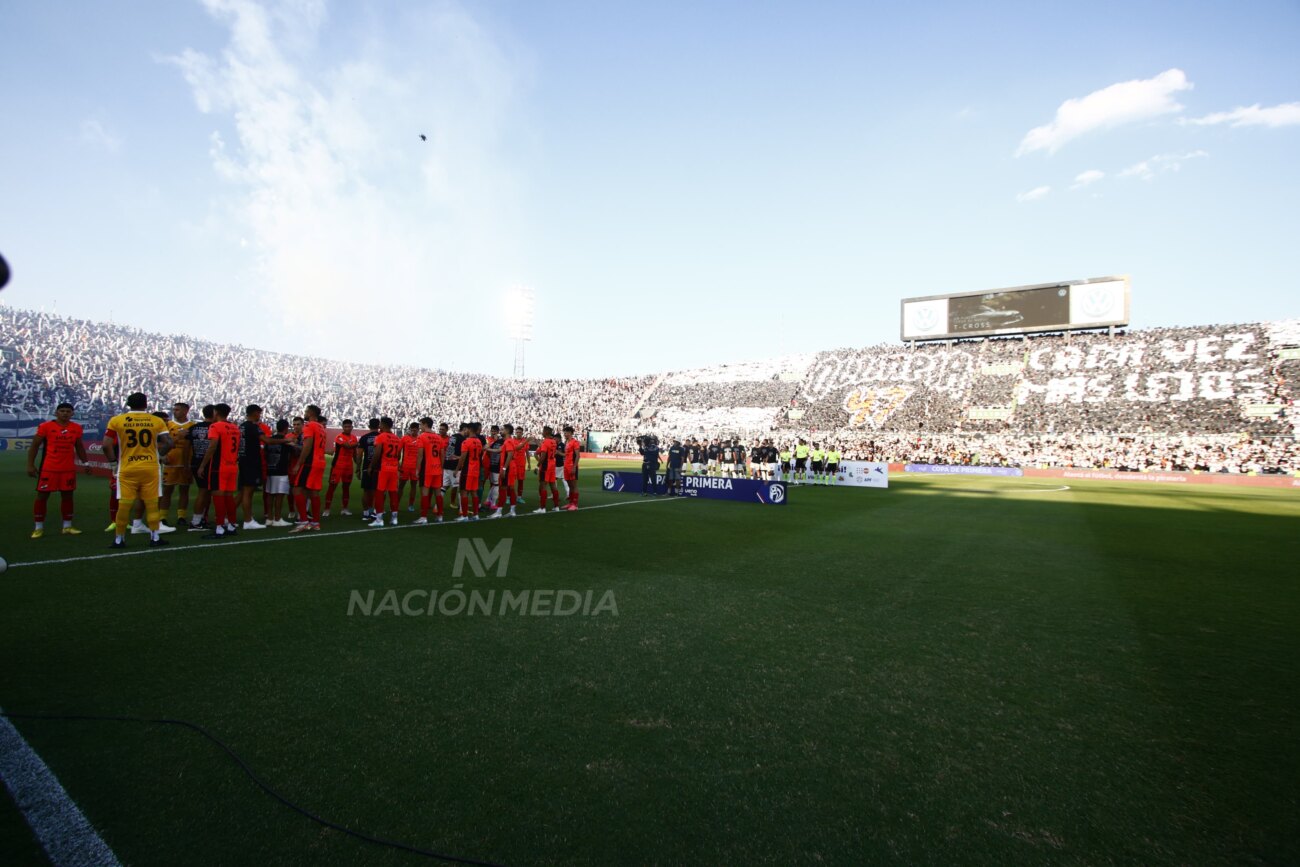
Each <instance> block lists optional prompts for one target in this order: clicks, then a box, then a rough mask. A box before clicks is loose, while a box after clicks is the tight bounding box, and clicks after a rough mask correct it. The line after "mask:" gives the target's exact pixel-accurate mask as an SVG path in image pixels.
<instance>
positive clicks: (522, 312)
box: [506, 286, 536, 379]
mask: <svg viewBox="0 0 1300 867" xmlns="http://www.w3.org/2000/svg"><path fill="white" fill-rule="evenodd" d="M535 303H536V302H535V299H534V296H533V289H532V287H531V286H515V287H513V288H511V290H510V291H509V292H507V293H506V322H507V323H509V326H510V337H511V339H512V340H514V342H515V371H514V377H515V379H523V378H524V344H525V343H527V342H528V341H530V340H532V339H533V309H534V307H535Z"/></svg>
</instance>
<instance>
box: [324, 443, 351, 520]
mask: <svg viewBox="0 0 1300 867" xmlns="http://www.w3.org/2000/svg"><path fill="white" fill-rule="evenodd" d="M357 443H358V440H357V438H356V437H355V436H353V435H352V419H350V418H345V419H343V433H341V434H339V435H338V436H336V437H334V463H332V464H330V486H329V490H328V491H326V492H325V511H324V512H322V513H321V514H322V516H323V517H326V518H328V517H329V516H330V503H332V502H334V491H335V489H336V488H338V486H339V485H342V486H343V510H342V511H340V512H339V514H340V515H351V514H352V512H351V510H349V509H348V500H350V499H351V497H352V468H353V466H354V464H355V460H354V458H355V455H356V453H357Z"/></svg>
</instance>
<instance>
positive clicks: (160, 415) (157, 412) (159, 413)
mask: <svg viewBox="0 0 1300 867" xmlns="http://www.w3.org/2000/svg"><path fill="white" fill-rule="evenodd" d="M149 414H150V415H152V416H153V417H154V418H156V419H161V420H162V421H167V413H165V412H163V411H162V410H160V409H158V410H154V411H153V412H151V413H149Z"/></svg>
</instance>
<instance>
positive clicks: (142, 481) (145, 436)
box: [108, 391, 172, 548]
mask: <svg viewBox="0 0 1300 867" xmlns="http://www.w3.org/2000/svg"><path fill="white" fill-rule="evenodd" d="M148 405H149V401H148V398H146V397H145V396H144V394H143V393H142V392H139V391H137V392H134V393H132V394H131V395H129V396H128V397H127V399H126V407H127V411H126V412H124V413H121V414H120V415H115V416H113V418H112V419H111V420H109V422H108V429H109V430H111V431H113V433H114V434H115V435H116V436H117V441H118V446H119V448H120V453H119V454H118V463H117V492H118V504H117V527H116V528H115V530H116V533H115V535H114V536H113V547H114V548H125V547H126V525H127V522H128V521H129V520H130V518H131V507H132V506H133V505H135V501H136V500H141V501H143V502H144V514H145V522H146V523H147V524H148V527H149V544H150V545H151V546H158V545H166V544H167V540H166V539H164V538H162V537H161V536H159V535H158V497H159V496H160V495H161V494H162V476H161V475H160V474H159V471H158V470H159V466H160V463H159V460H158V453H159V452H160V451H162V452H166V451H168V450H170V449H171V447H172V437H171V434H169V433H168V432H167V423H166V422H164V421H163V420H162V419H160V418H157V417H156V416H153V415H151V414H150V413H148V412H147V411H146V410H145V407H146V406H148Z"/></svg>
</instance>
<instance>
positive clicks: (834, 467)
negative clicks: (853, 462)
mask: <svg viewBox="0 0 1300 867" xmlns="http://www.w3.org/2000/svg"><path fill="white" fill-rule="evenodd" d="M839 471H840V465H839V464H827V465H826V472H828V473H838V472H839Z"/></svg>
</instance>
